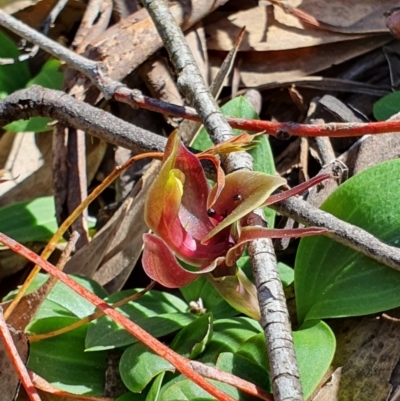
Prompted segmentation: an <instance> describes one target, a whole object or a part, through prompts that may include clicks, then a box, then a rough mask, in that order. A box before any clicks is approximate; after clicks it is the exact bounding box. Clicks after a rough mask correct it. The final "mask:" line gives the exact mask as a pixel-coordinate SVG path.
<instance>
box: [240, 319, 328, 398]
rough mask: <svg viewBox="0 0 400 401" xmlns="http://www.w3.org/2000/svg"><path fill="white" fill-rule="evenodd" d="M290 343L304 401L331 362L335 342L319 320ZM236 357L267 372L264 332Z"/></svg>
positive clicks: (295, 335)
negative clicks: (293, 349) (252, 363)
mask: <svg viewBox="0 0 400 401" xmlns="http://www.w3.org/2000/svg"><path fill="white" fill-rule="evenodd" d="M293 341H294V347H295V350H296V356H297V362H298V365H299V370H300V376H301V383H302V387H303V392H304V398H305V399H307V398H308V397H309V396H310V395H311V394H312V392H313V391H314V390H315V389H316V387H317V386H318V384H319V383H320V381H321V380H322V378H323V376H324V374H325V373H326V371H327V370H328V368H329V366H330V364H331V362H332V358H333V355H334V353H335V347H336V340H335V336H334V334H333V332H332V330H331V329H330V328H329V326H328V325H327V324H326V323H324V322H321V321H320V322H318V323H315V322H314V323H313V324H310V325H307V326H304V327H303V328H301V329H300V330H298V331H294V332H293ZM236 355H240V356H242V357H245V358H248V359H249V360H251V361H253V362H254V363H255V364H257V365H258V366H259V367H260V369H265V370H266V371H269V366H268V355H267V350H266V344H265V336H264V333H260V334H256V335H255V336H253V337H251V338H250V339H249V340H248V341H246V342H245V343H244V344H243V345H242V346H241V347H240V348H239V349H238V351H237V353H236V354H235V356H236Z"/></svg>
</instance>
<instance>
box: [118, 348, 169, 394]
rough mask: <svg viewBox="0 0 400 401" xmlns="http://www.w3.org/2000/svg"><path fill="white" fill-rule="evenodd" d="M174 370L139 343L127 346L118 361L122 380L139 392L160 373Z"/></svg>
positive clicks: (128, 386)
mask: <svg viewBox="0 0 400 401" xmlns="http://www.w3.org/2000/svg"><path fill="white" fill-rule="evenodd" d="M174 370H175V368H174V367H173V366H172V365H171V364H170V363H169V362H167V361H166V360H165V359H164V358H162V357H161V356H159V355H157V354H155V353H154V352H152V351H150V350H149V349H148V348H147V347H146V346H145V345H143V344H141V343H136V344H133V345H131V346H130V347H129V348H127V349H126V350H125V351H124V353H123V354H122V357H121V361H120V363H119V371H120V374H121V378H122V381H123V382H124V384H125V386H126V387H127V388H128V389H129V390H130V391H132V392H134V393H140V392H141V391H142V390H143V389H144V388H145V387H146V386H147V384H148V383H150V381H151V380H152V379H153V378H154V377H156V376H157V375H159V374H160V373H162V372H166V371H171V372H173V371H174Z"/></svg>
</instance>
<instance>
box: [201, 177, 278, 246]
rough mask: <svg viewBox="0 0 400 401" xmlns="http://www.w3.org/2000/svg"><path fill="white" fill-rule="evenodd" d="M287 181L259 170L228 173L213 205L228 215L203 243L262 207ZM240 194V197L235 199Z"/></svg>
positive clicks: (221, 212)
mask: <svg viewBox="0 0 400 401" xmlns="http://www.w3.org/2000/svg"><path fill="white" fill-rule="evenodd" d="M285 183H286V180H285V179H283V178H281V177H278V176H273V175H269V174H265V173H261V172H257V171H236V172H234V173H231V174H229V175H227V176H226V177H225V186H224V188H223V190H222V191H221V194H220V196H219V197H218V199H217V201H216V202H215V204H214V206H213V209H214V211H215V212H216V213H217V214H219V215H222V216H226V217H225V218H224V219H223V220H222V222H221V223H219V224H218V225H217V226H216V227H215V228H214V229H212V230H211V231H210V232H209V233H208V234H207V235H206V236H205V237H204V238H203V240H202V243H205V242H206V241H208V240H209V239H210V238H211V237H213V236H214V235H215V234H217V233H218V232H220V231H221V230H222V229H224V228H225V227H228V226H230V225H231V224H233V223H234V222H235V221H238V220H239V219H240V218H242V217H243V216H246V215H247V214H249V213H250V212H251V211H253V210H254V209H257V208H258V207H260V205H261V204H262V203H263V202H264V201H265V199H266V198H268V196H269V195H270V194H271V193H272V192H273V191H275V189H277V188H279V187H280V186H281V185H283V184H285ZM238 196H239V197H240V199H239V200H236V201H235V197H238Z"/></svg>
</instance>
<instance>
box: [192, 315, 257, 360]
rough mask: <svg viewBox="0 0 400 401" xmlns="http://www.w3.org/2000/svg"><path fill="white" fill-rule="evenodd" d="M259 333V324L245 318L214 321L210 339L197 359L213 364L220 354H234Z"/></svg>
mask: <svg viewBox="0 0 400 401" xmlns="http://www.w3.org/2000/svg"><path fill="white" fill-rule="evenodd" d="M261 331H262V329H261V326H260V324H259V323H258V322H256V321H255V320H253V319H249V318H247V317H234V318H230V319H219V320H216V321H215V322H214V325H213V336H212V339H211V340H210V342H209V343H208V345H207V347H206V350H205V352H204V353H203V354H202V355H201V357H200V358H199V359H200V360H201V361H202V362H211V363H215V362H216V360H217V358H218V355H219V354H220V353H221V352H233V353H235V352H236V351H237V350H238V349H239V348H240V346H241V345H242V344H243V343H244V342H246V341H247V340H248V339H249V338H250V337H253V336H254V334H257V333H260V332H261Z"/></svg>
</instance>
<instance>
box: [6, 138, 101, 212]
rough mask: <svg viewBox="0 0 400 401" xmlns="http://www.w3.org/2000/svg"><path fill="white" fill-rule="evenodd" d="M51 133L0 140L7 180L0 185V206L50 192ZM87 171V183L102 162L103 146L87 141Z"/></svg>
mask: <svg viewBox="0 0 400 401" xmlns="http://www.w3.org/2000/svg"><path fill="white" fill-rule="evenodd" d="M51 142H52V141H51V134H50V133H46V132H41V133H39V134H34V133H32V132H24V133H20V134H13V133H5V134H4V135H3V136H2V137H1V139H0V168H3V169H5V170H7V171H8V173H9V177H8V178H10V179H11V180H10V181H8V182H5V183H3V184H1V185H0V206H4V205H7V204H10V203H14V202H22V201H26V200H31V199H34V198H37V197H39V196H47V195H51V194H52V193H53V185H52V176H53V173H52V170H51V153H52V144H51ZM86 145H87V170H88V181H89V182H90V181H91V180H92V179H93V177H94V175H95V174H96V171H97V169H98V167H99V165H100V163H101V160H102V159H103V156H104V153H105V151H106V147H107V144H106V143H105V142H102V141H100V140H98V139H97V138H89V139H88V140H87V144H86Z"/></svg>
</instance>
